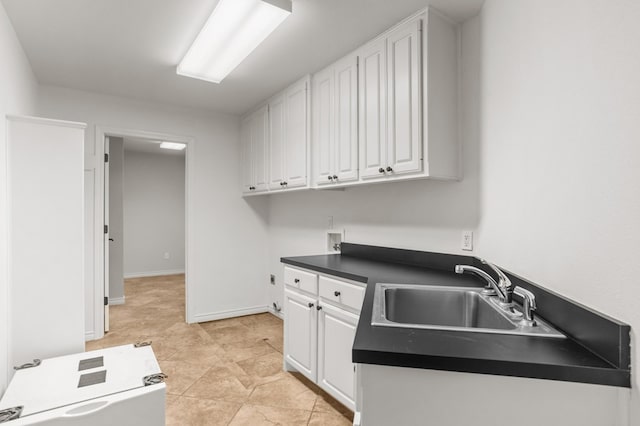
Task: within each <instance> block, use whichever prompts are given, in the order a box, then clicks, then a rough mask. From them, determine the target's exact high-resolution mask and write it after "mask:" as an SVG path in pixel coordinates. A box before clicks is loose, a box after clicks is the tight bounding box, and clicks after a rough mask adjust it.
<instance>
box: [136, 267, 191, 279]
mask: <svg viewBox="0 0 640 426" xmlns="http://www.w3.org/2000/svg"><path fill="white" fill-rule="evenodd" d="M178 274H184V269H165V270H163V271H147V272H127V273H126V274H124V278H125V279H127V278H144V277H161V276H163V275H178Z"/></svg>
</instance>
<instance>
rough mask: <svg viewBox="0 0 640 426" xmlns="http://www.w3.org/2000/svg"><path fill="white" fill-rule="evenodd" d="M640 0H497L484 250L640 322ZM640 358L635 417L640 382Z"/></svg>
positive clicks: (485, 38) (487, 88) (485, 41)
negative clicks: (639, 42)
mask: <svg viewBox="0 0 640 426" xmlns="http://www.w3.org/2000/svg"><path fill="white" fill-rule="evenodd" d="M638 22H640V2H637V1H627V0H615V1H612V0H589V1H585V0H564V1H561V2H558V1H553V2H551V1H538V0H520V1H517V2H514V1H511V0H487V2H486V3H485V6H484V8H483V11H482V46H483V49H482V73H481V74H482V103H481V111H482V121H481V138H482V142H481V146H482V149H481V164H482V168H481V177H480V181H481V206H482V209H481V212H482V214H481V223H480V227H479V233H480V234H479V246H478V248H479V251H480V252H481V253H482V255H483V256H486V257H487V258H489V259H492V260H494V261H495V262H497V263H498V264H500V265H502V266H504V267H505V268H507V269H509V270H511V271H513V272H515V273H517V274H520V275H523V276H525V277H528V278H530V279H532V280H533V281H535V282H538V283H540V284H542V285H544V286H546V287H548V288H551V289H553V290H555V291H558V292H559V293H562V294H564V295H566V296H569V297H570V298H572V299H575V300H577V301H579V302H582V303H584V304H586V305H588V306H591V307H593V308H595V309H598V310H600V311H602V312H605V313H607V314H609V315H612V316H614V317H616V318H618V319H620V320H623V321H625V322H628V323H629V324H631V326H632V328H633V329H634V330H635V331H633V338H632V339H633V340H632V342H633V344H634V346H635V342H636V338H637V336H638V332H637V330H638V329H639V328H640V308H639V305H638V303H639V301H640V286H639V285H638V277H639V276H640V262H639V261H638V254H639V251H638V241H640V226H639V224H638V221H639V220H640V78H639V77H638V76H640V48H639V44H638V41H639V40H640V26H639V25H638ZM638 368H640V363H638V357H637V350H636V351H635V355H634V361H633V371H634V379H633V387H634V390H633V395H634V401H633V404H632V406H633V410H634V411H635V412H634V413H633V421H634V423H633V424H640V393H639V392H638V390H637V389H638V385H639V384H640V382H639V381H638V380H637V378H636V375H635V371H637V370H638Z"/></svg>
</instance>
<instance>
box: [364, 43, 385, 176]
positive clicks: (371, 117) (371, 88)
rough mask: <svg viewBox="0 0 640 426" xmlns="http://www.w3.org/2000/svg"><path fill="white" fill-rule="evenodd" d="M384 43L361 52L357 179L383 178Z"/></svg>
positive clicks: (371, 44) (365, 48)
mask: <svg viewBox="0 0 640 426" xmlns="http://www.w3.org/2000/svg"><path fill="white" fill-rule="evenodd" d="M386 58H387V40H386V39H380V40H376V41H375V42H373V43H370V44H368V45H367V46H365V47H364V48H363V49H362V50H361V51H360V80H359V91H360V122H359V124H360V177H362V178H363V179H366V178H369V177H378V176H380V175H381V174H382V175H383V174H384V167H386V163H387V151H386V141H387V126H386V124H387V117H386V111H387V60H386Z"/></svg>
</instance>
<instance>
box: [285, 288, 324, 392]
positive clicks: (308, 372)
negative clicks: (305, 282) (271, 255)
mask: <svg viewBox="0 0 640 426" xmlns="http://www.w3.org/2000/svg"><path fill="white" fill-rule="evenodd" d="M284 304H285V307H284V309H285V315H286V319H285V322H284V324H285V330H284V333H285V336H284V342H285V348H284V353H285V360H286V361H287V362H288V363H289V364H291V365H292V366H293V367H294V368H295V369H296V370H298V371H299V372H300V373H302V374H304V375H305V376H307V377H308V378H309V379H310V380H312V381H315V380H316V360H317V359H316V358H317V340H316V339H317V332H318V330H317V327H316V326H317V310H316V301H315V299H312V298H310V297H307V296H303V295H301V294H299V293H296V292H293V291H290V290H285V291H284Z"/></svg>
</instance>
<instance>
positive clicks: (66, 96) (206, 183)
mask: <svg viewBox="0 0 640 426" xmlns="http://www.w3.org/2000/svg"><path fill="white" fill-rule="evenodd" d="M38 113H39V114H40V115H42V116H47V117H53V118H67V119H72V120H79V121H83V122H86V123H88V124H89V127H88V130H87V135H86V143H87V145H88V147H87V151H89V152H93V151H94V144H95V125H96V124H99V125H102V126H111V127H118V128H126V129H135V130H145V131H153V132H162V133H169V134H175V135H186V136H192V137H193V138H194V139H195V142H194V143H193V146H192V147H190V149H191V150H192V152H193V157H192V158H193V163H192V164H190V167H189V172H188V174H189V176H188V179H189V180H190V182H191V184H192V191H191V193H190V194H189V199H188V202H187V208H188V212H189V213H188V217H187V221H188V222H189V231H188V239H189V246H188V248H187V253H188V263H187V279H188V281H189V284H188V292H189V302H190V307H189V309H190V310H191V314H192V317H193V318H192V319H194V320H196V321H202V320H206V319H208V318H211V317H213V316H215V315H218V314H224V313H234V312H242V311H243V310H246V309H253V308H260V307H264V306H265V305H266V298H265V292H266V290H265V286H264V285H261V284H262V283H264V282H265V280H268V276H267V272H266V271H267V268H266V247H267V240H266V220H265V217H266V214H267V210H266V202H267V200H266V199H258V198H254V199H251V200H244V199H242V197H241V185H240V171H239V168H238V164H239V156H240V151H239V143H238V140H239V131H240V128H239V127H240V125H239V119H238V118H237V117H234V116H228V115H221V114H214V113H211V112H205V111H198V110H190V109H182V108H173V107H168V106H163V105H160V104H154V103H146V102H139V101H133V100H128V99H124V98H119V97H112V96H106V95H99V94H94V93H88V92H83V91H75V90H69V89H64V88H57V87H49V86H41V88H40V96H39V102H38ZM248 260H250V261H251V267H247V261H248ZM265 276H266V278H265Z"/></svg>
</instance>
